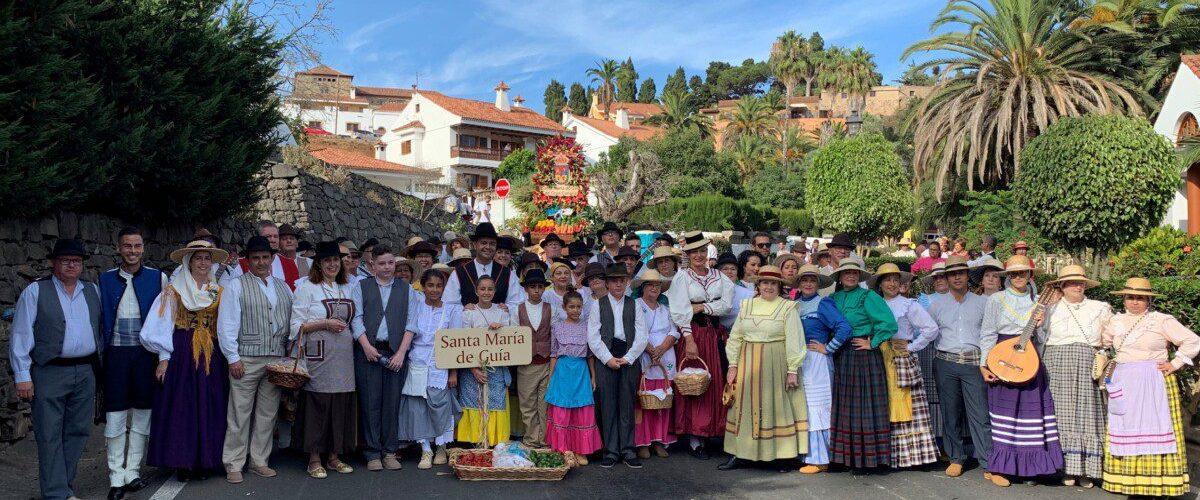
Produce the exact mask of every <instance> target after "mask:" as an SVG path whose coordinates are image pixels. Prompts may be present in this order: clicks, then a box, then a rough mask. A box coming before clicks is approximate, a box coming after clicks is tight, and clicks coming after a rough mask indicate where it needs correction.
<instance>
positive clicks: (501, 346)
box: [433, 326, 533, 370]
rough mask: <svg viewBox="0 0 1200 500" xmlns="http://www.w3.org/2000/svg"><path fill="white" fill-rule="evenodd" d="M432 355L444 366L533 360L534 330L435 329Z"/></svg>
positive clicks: (500, 363)
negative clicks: (435, 337)
mask: <svg viewBox="0 0 1200 500" xmlns="http://www.w3.org/2000/svg"><path fill="white" fill-rule="evenodd" d="M433 358H434V361H435V363H436V364H437V367H438V368H441V369H443V370H451V369H455V368H478V367H479V366H481V365H483V364H484V363H485V362H486V364H487V365H488V366H520V365H527V364H529V362H530V361H533V330H531V329H530V328H529V327H528V326H506V327H503V328H500V329H497V330H489V329H487V328H447V329H445V330H438V332H437V340H435V341H434V343H433Z"/></svg>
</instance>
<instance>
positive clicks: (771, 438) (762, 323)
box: [718, 266, 808, 470]
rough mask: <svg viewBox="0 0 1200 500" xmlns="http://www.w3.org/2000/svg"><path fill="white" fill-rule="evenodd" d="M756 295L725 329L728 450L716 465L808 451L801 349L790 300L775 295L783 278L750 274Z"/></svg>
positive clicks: (771, 272)
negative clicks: (728, 386) (730, 393)
mask: <svg viewBox="0 0 1200 500" xmlns="http://www.w3.org/2000/svg"><path fill="white" fill-rule="evenodd" d="M753 279H754V284H755V288H756V289H757V292H758V297H756V298H753V299H747V300H746V301H744V302H742V307H741V308H740V311H741V312H740V313H739V314H738V318H737V321H736V322H734V324H733V330H731V331H730V332H729V343H728V345H727V346H726V348H725V350H726V354H727V355H728V356H729V371H728V373H727V374H726V376H725V383H726V384H732V385H734V387H735V388H736V390H735V391H734V398H733V403H732V404H731V405H730V406H729V416H728V418H727V421H728V424H727V425H726V427H725V452H726V453H729V454H730V455H733V456H732V457H730V459H729V461H728V462H725V463H724V464H722V465H721V466H720V467H718V469H721V470H729V469H735V468H737V467H738V466H739V461H741V460H752V461H757V462H769V461H772V460H790V459H793V458H796V457H798V456H799V455H800V454H802V453H807V452H808V406H807V404H806V403H805V400H804V386H803V385H801V383H800V370H801V368H800V366H801V364H802V363H803V362H804V355H805V353H806V352H807V351H806V350H805V348H804V327H803V326H801V324H800V315H799V314H798V313H797V311H796V302H794V301H791V300H787V299H785V298H783V297H780V295H779V292H780V291H781V289H782V288H783V285H784V284H785V283H787V281H786V280H785V279H784V277H783V274H782V273H781V272H780V270H779V268H777V267H775V266H766V267H764V268H762V269H759V271H758V274H757V275H756V276H754V278H753Z"/></svg>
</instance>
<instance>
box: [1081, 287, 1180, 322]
mask: <svg viewBox="0 0 1200 500" xmlns="http://www.w3.org/2000/svg"><path fill="white" fill-rule="evenodd" d="M1150 283H1152V284H1153V285H1154V291H1155V292H1157V293H1161V294H1163V296H1162V297H1156V298H1155V299H1154V309H1155V310H1157V311H1159V312H1164V313H1167V314H1170V315H1172V316H1175V319H1178V320H1179V322H1180V323H1183V324H1184V325H1186V326H1187V327H1188V328H1191V329H1192V330H1196V329H1198V328H1200V280H1197V279H1182V278H1150ZM1124 285H1125V280H1105V281H1102V282H1101V283H1100V286H1097V287H1095V288H1092V289H1090V290H1088V291H1087V295H1088V297H1091V298H1093V299H1096V300H1103V301H1105V302H1108V303H1110V304H1112V306H1113V310H1114V311H1121V310H1124V308H1125V307H1124V305H1123V304H1122V302H1121V300H1122V299H1121V297H1120V296H1118V295H1111V294H1109V292H1112V291H1114V290H1120V289H1121V288H1123V287H1124Z"/></svg>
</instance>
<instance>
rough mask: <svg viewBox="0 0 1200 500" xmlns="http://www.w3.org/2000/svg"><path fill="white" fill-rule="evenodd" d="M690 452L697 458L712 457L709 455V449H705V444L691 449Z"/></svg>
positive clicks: (706, 458) (705, 458)
mask: <svg viewBox="0 0 1200 500" xmlns="http://www.w3.org/2000/svg"><path fill="white" fill-rule="evenodd" d="M688 454H689V455H691V456H692V457H694V458H696V459H697V460H708V459H709V458H712V457H710V456H709V455H708V450H706V449H704V447H703V446H701V447H699V448H696V449H693V450H691V451H689V452H688Z"/></svg>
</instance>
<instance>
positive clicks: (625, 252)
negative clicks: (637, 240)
mask: <svg viewBox="0 0 1200 500" xmlns="http://www.w3.org/2000/svg"><path fill="white" fill-rule="evenodd" d="M625 257H633V258H635V259H640V258H642V256H641V254H639V253H638V252H637V250H634V249H632V248H630V247H627V246H623V245H622V246H621V248H620V249H619V250H617V256H616V257H614V260H621V259H623V258H625Z"/></svg>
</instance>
